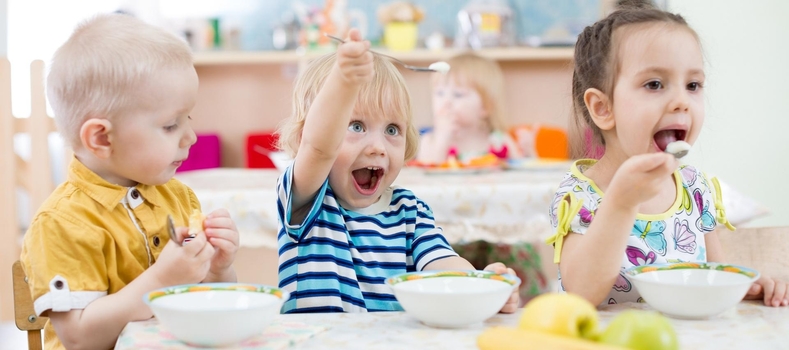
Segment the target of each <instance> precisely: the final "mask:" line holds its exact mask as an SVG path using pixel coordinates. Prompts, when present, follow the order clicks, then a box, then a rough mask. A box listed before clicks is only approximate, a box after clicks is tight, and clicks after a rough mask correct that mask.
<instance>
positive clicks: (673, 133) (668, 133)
mask: <svg viewBox="0 0 789 350" xmlns="http://www.w3.org/2000/svg"><path fill="white" fill-rule="evenodd" d="M687 133H688V132H687V130H680V129H669V130H661V131H658V132H657V133H656V134H655V136H654V140H655V145H656V146H657V147H658V149H660V151H661V152H665V151H666V146H668V144H669V143H672V142H674V141H685V136H686V135H687Z"/></svg>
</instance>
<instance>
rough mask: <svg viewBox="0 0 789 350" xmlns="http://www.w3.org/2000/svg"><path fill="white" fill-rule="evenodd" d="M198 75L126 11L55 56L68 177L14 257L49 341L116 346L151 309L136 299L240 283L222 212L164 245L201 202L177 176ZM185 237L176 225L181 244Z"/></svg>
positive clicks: (183, 51)
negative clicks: (194, 286) (200, 230)
mask: <svg viewBox="0 0 789 350" xmlns="http://www.w3.org/2000/svg"><path fill="white" fill-rule="evenodd" d="M197 85H198V81H197V74H196V72H195V69H194V66H193V63H192V55H191V52H190V50H189V47H188V46H186V44H185V43H184V42H183V41H182V40H180V39H178V38H177V37H175V36H174V35H172V34H170V33H167V32H166V31H164V30H162V29H160V28H156V27H153V26H151V25H148V24H145V23H143V22H141V21H139V20H137V19H134V18H132V17H129V16H125V15H105V16H99V17H96V18H93V19H91V20H89V21H87V22H85V23H84V24H82V25H80V26H79V27H78V28H77V29H76V30H75V31H74V33H73V34H72V35H71V37H70V38H69V40H68V41H67V42H66V43H65V44H63V46H61V47H60V48H59V49H58V51H57V52H56V53H55V56H54V57H53V60H52V65H51V69H50V73H49V76H48V80H47V89H48V90H47V94H48V97H49V100H50V103H51V105H52V108H53V110H54V111H55V118H56V119H55V121H56V123H57V125H58V129H59V130H60V133H61V135H62V136H63V137H64V138H65V140H66V141H67V142H68V143H69V144H70V145H71V146H72V147H73V148H74V154H75V157H74V159H73V160H72V162H71V165H70V167H69V170H68V179H67V181H66V182H65V183H63V184H61V185H60V186H59V187H58V188H57V189H56V190H55V191H54V193H52V195H51V196H50V197H49V199H48V200H47V201H46V202H45V203H44V204H43V205H42V206H41V208H40V209H39V212H38V213H37V214H36V216H35V217H34V219H33V222H32V224H31V226H30V229H29V230H28V232H27V234H26V235H25V242H24V246H23V250H22V256H21V260H22V262H23V264H24V266H25V272H26V273H27V275H28V277H29V281H30V289H31V293H32V296H33V300H34V303H35V310H36V313H37V314H39V315H41V314H44V315H48V316H49V318H50V321H49V323H48V324H47V325H46V328H45V330H44V342H45V347H46V348H47V349H62V348H79V349H81V348H96V349H108V348H112V347H113V346H114V344H115V342H116V340H117V338H118V335H119V334H120V332H121V330H122V329H123V327H124V326H125V325H126V324H127V323H128V322H130V321H136V320H144V319H148V318H150V317H152V313H151V311H150V309H149V308H148V307H147V306H146V305H145V304H144V303H143V300H142V296H143V294H145V293H146V292H148V291H151V290H153V289H156V288H161V287H165V286H170V285H177V284H185V283H199V282H218V281H235V279H236V275H235V271H234V270H233V268H232V263H233V260H234V258H235V254H236V251H237V249H238V232H237V231H236V227H235V224H234V223H233V221H232V220H231V218H230V216H229V214H228V213H227V211H224V210H219V211H215V212H213V213H211V214H209V215H208V216H207V218H206V219H205V221H204V223H203V224H204V227H205V230H204V234H198V235H197V236H196V237H195V238H194V239H193V240H192V241H190V242H189V243H188V244H185V245H183V246H181V245H180V244H177V243H176V242H170V239H169V235H168V230H167V225H166V222H167V216H168V215H171V216H172V217H173V218H174V220H175V222H176V225H177V226H185V224H186V223H187V222H188V219H189V215H190V214H191V213H192V211H193V210H195V209H198V210H199V209H200V203H199V202H198V200H197V198H196V197H195V194H194V193H193V192H192V190H191V189H189V188H188V187H186V186H185V185H184V184H182V183H181V182H179V181H178V180H175V179H173V175H174V174H175V170H176V168H178V166H179V165H181V162H183V160H184V159H186V157H187V155H188V154H189V147H190V146H191V145H192V144H194V142H195V140H196V137H195V133H194V131H193V130H192V128H191V127H190V126H189V119H190V117H189V112H190V111H191V110H192V108H193V107H194V105H195V99H196V95H197ZM186 235H187V229H186V228H185V227H179V228H178V229H177V236H178V240H179V241H181V240H182V239H184V238H185V237H186Z"/></svg>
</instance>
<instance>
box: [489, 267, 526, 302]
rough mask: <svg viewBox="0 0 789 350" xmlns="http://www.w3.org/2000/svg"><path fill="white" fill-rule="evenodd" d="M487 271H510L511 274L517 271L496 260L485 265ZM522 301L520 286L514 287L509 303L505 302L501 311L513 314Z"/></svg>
mask: <svg viewBox="0 0 789 350" xmlns="http://www.w3.org/2000/svg"><path fill="white" fill-rule="evenodd" d="M485 271H492V272H495V273H499V274H501V273H508V274H510V275H513V276H515V271H513V270H512V269H510V268H507V266H506V265H504V264H502V263H500V262H495V263H492V264H490V265H488V266H485ZM520 303H521V297H520V293H518V288H515V289H513V291H512V294H511V295H510V298H509V299H507V303H506V304H504V306H503V307H502V308H501V311H499V312H503V313H505V314H511V313H513V312H515V311H516V310H518V306H520Z"/></svg>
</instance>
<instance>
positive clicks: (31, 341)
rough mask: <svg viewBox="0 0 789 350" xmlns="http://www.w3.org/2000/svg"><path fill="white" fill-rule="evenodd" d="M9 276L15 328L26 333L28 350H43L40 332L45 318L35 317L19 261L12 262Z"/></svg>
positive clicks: (31, 299)
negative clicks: (12, 282) (12, 281)
mask: <svg viewBox="0 0 789 350" xmlns="http://www.w3.org/2000/svg"><path fill="white" fill-rule="evenodd" d="M11 274H12V275H13V280H14V320H15V321H16V328H19V329H20V330H22V331H27V348H28V349H30V350H40V349H42V348H43V346H42V343H41V330H42V329H44V325H45V324H47V318H46V317H39V316H36V311H35V308H34V307H33V298H32V297H31V296H30V288H29V287H28V285H27V276H25V270H24V269H22V263H21V262H20V261H16V262H14V265H13V267H12V272H11Z"/></svg>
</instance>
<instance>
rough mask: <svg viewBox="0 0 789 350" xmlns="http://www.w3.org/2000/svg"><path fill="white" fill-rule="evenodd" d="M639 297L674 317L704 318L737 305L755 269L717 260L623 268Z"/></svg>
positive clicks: (748, 285) (754, 274)
mask: <svg viewBox="0 0 789 350" xmlns="http://www.w3.org/2000/svg"><path fill="white" fill-rule="evenodd" d="M625 275H626V276H627V277H628V278H629V279H630V281H632V282H633V285H635V287H636V289H637V290H638V292H639V293H640V294H641V297H643V298H644V301H646V302H647V304H649V305H650V306H652V307H653V308H655V309H656V310H658V311H660V312H662V313H664V314H666V315H668V316H671V317H675V318H684V319H704V318H708V317H712V316H716V315H718V314H720V313H722V312H724V311H726V310H728V309H730V308H732V307H734V306H735V305H737V303H739V302H740V301H741V300H742V298H743V297H744V296H745V293H747V292H748V288H750V287H751V284H753V282H755V281H756V280H757V279H759V272H757V271H755V270H752V269H749V268H747V267H742V266H737V265H728V264H717V263H705V262H699V263H692V262H690V263H674V264H654V265H643V266H634V267H631V268H629V269H627V270H625Z"/></svg>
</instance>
